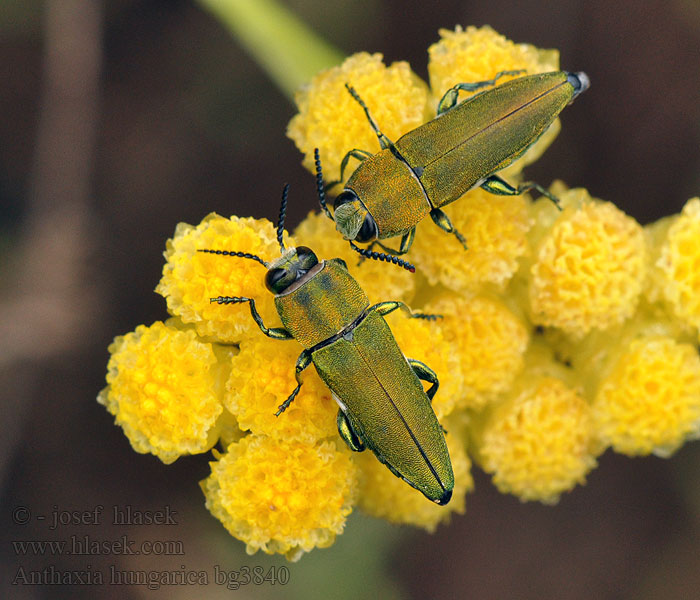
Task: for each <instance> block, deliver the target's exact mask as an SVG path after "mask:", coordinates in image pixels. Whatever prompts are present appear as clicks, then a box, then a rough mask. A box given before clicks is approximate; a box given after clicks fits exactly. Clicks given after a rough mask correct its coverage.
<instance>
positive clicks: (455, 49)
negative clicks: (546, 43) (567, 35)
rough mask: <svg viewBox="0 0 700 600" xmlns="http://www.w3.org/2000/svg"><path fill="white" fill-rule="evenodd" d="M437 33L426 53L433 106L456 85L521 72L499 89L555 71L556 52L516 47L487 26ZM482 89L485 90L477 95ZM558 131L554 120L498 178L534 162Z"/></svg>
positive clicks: (528, 46)
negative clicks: (511, 82)
mask: <svg viewBox="0 0 700 600" xmlns="http://www.w3.org/2000/svg"><path fill="white" fill-rule="evenodd" d="M439 33H440V37H441V39H440V41H439V42H437V43H435V44H433V45H432V46H430V48H429V49H428V56H429V61H428V74H429V76H430V88H431V90H432V93H433V103H434V104H433V105H434V106H437V103H438V102H439V101H440V100H441V99H442V96H443V95H444V93H445V92H446V91H447V90H448V89H449V88H451V87H452V86H454V85H456V84H458V83H476V82H479V81H488V80H491V79H493V78H494V77H495V76H496V75H497V74H498V73H500V72H501V71H517V70H523V71H524V73H520V74H518V75H504V76H503V77H501V78H499V79H498V81H497V85H500V84H502V83H505V82H506V81H508V80H509V79H513V78H514V77H520V76H522V75H533V74H535V73H547V72H549V71H558V70H559V52H558V50H541V49H539V48H536V47H535V46H532V45H530V44H516V43H514V42H512V41H510V40H509V39H507V38H506V37H505V36H503V35H501V34H499V33H497V32H496V31H494V30H493V29H492V28H491V27H489V26H488V25H486V26H484V27H473V26H472V27H467V28H466V29H462V28H461V27H460V26H457V27H456V28H455V30H454V31H450V30H448V29H441V30H440V31H439ZM484 89H489V88H481V89H480V90H478V91H482V90H484ZM473 93H477V92H472V93H468V92H460V95H459V99H460V101H461V100H463V99H465V98H468V97H469V96H470V95H472V94H473ZM560 129H561V125H560V123H559V119H557V120H556V121H554V123H553V124H552V126H551V127H550V128H549V129H548V130H547V131H546V132H545V133H544V134H543V135H542V137H541V138H540V139H539V140H537V142H536V143H535V144H533V145H532V146H531V147H530V148H529V149H528V150H527V152H526V153H525V154H524V155H523V156H522V157H520V158H519V159H518V160H517V161H515V162H514V163H513V164H512V165H511V166H509V167H507V168H506V169H503V170H502V171H501V172H500V175H503V176H505V177H506V179H508V178H509V177H510V176H512V175H514V174H515V173H518V172H519V171H521V170H522V168H523V167H524V166H525V165H528V164H530V163H532V162H534V161H535V160H537V158H539V156H540V155H541V154H542V152H544V150H546V149H547V147H548V146H549V144H551V143H552V141H554V138H555V137H556V136H557V134H558V133H559V130H560Z"/></svg>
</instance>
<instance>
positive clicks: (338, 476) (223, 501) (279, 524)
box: [201, 435, 356, 561]
mask: <svg viewBox="0 0 700 600" xmlns="http://www.w3.org/2000/svg"><path fill="white" fill-rule="evenodd" d="M355 479H356V469H355V466H354V465H353V463H352V461H351V460H350V458H349V456H348V453H347V452H339V451H338V450H337V449H336V447H335V444H333V443H331V442H323V443H319V444H316V445H314V444H303V443H300V442H294V441H289V440H283V439H273V438H268V437H266V436H264V435H249V436H246V437H244V438H243V439H242V440H241V441H240V442H234V443H233V444H231V445H230V446H229V447H228V448H227V450H226V453H225V454H224V455H223V456H221V457H220V458H219V460H218V461H216V462H212V463H211V475H210V476H209V477H208V478H207V479H205V480H204V481H202V482H201V486H202V489H203V491H204V494H205V496H206V498H207V508H208V509H209V510H210V511H211V513H212V514H213V515H214V516H215V517H217V518H218V519H219V520H220V521H221V522H222V523H223V524H224V526H225V527H226V529H228V530H229V532H230V533H231V535H233V536H235V537H237V538H239V539H241V540H243V541H245V543H246V550H247V551H248V553H249V554H253V553H254V552H257V551H258V550H263V551H264V552H267V553H268V554H272V553H280V554H285V555H286V556H287V558H288V559H289V560H292V561H294V560H298V559H299V558H300V557H301V556H302V554H303V553H304V552H309V551H310V550H312V549H313V548H325V547H327V546H330V545H331V544H332V543H333V541H334V539H335V536H336V535H337V534H339V533H342V531H343V527H344V526H345V520H346V518H347V516H348V515H349V514H350V512H351V510H352V505H353V501H354V496H355V489H356V484H355Z"/></svg>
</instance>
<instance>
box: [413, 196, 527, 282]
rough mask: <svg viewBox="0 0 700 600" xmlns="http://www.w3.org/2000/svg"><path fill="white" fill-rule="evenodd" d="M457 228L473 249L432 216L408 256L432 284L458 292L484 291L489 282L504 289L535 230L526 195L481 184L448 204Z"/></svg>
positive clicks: (447, 211) (424, 224) (451, 217)
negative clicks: (491, 190) (501, 193)
mask: <svg viewBox="0 0 700 600" xmlns="http://www.w3.org/2000/svg"><path fill="white" fill-rule="evenodd" d="M442 210H444V212H445V213H447V215H448V216H449V218H450V220H451V221H452V224H453V225H454V226H455V228H456V229H457V230H458V231H459V232H460V233H461V234H462V235H463V236H464V237H465V238H466V239H467V246H468V248H469V249H468V250H466V251H465V250H464V247H463V246H462V244H460V243H459V241H458V240H457V238H456V237H455V236H453V235H449V234H447V233H445V232H444V231H443V230H442V229H440V228H439V227H438V226H437V225H435V223H433V221H432V219H423V221H421V223H420V224H419V225H418V228H417V230H416V238H415V241H414V242H413V247H412V248H411V251H410V253H409V254H408V258H409V260H411V261H413V262H414V263H415V265H416V268H417V269H418V270H419V271H420V272H421V273H422V274H423V275H425V276H426V277H427V279H428V282H429V283H430V284H431V285H435V284H436V283H441V284H442V285H444V286H445V287H447V288H449V289H452V290H455V291H468V290H476V289H479V288H480V287H481V286H482V285H483V284H485V283H489V284H493V285H495V286H496V287H497V288H503V287H504V286H505V284H506V283H507V282H508V280H509V279H510V278H511V277H512V275H513V274H514V273H515V272H516V271H517V269H518V259H519V258H520V257H521V256H523V255H524V254H526V252H527V250H528V243H527V232H528V230H529V229H530V216H529V214H528V200H527V198H526V197H525V196H495V195H493V194H489V193H488V192H486V191H484V190H482V189H481V188H477V189H474V190H472V191H470V192H467V193H466V194H465V195H464V196H462V197H461V198H460V199H459V200H457V201H456V202H454V203H453V204H450V205H448V206H446V207H444V208H443V209H442Z"/></svg>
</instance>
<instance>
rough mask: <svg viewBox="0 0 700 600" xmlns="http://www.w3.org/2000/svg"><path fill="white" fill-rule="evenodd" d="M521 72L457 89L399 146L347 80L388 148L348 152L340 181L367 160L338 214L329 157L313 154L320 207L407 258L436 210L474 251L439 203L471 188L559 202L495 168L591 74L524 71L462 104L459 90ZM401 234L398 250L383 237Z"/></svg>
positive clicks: (354, 233)
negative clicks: (326, 182)
mask: <svg viewBox="0 0 700 600" xmlns="http://www.w3.org/2000/svg"><path fill="white" fill-rule="evenodd" d="M521 72H522V71H503V72H501V73H499V74H498V75H496V77H494V78H493V79H491V80H489V81H480V82H477V83H459V84H457V85H455V86H454V87H452V88H450V89H449V90H448V91H447V92H446V93H445V95H444V96H443V97H442V99H441V100H440V103H439V104H438V109H437V117H436V118H435V119H433V120H432V121H429V122H428V123H425V124H424V125H421V126H420V127H417V128H416V129H414V130H413V131H409V132H408V133H406V134H405V135H403V136H402V137H401V138H399V140H398V141H397V142H396V143H393V142H391V141H390V140H389V139H388V138H387V137H386V135H384V134H383V133H382V132H381V131H380V129H379V127H378V126H377V124H376V123H375V122H374V119H373V118H372V116H371V115H370V113H369V109H368V108H367V106H366V105H365V103H364V102H363V101H362V99H361V98H360V96H359V95H358V94H357V92H356V91H355V90H354V89H353V88H352V87H350V86H349V85H347V84H346V87H347V89H348V91H349V92H350V94H351V95H352V96H353V98H355V100H357V102H358V103H359V104H360V106H362V108H363V109H364V111H365V114H366V115H367V119H368V120H369V123H370V125H371V126H372V129H374V131H375V133H376V134H377V137H378V138H379V144H380V146H381V148H382V149H381V151H380V152H378V153H377V154H374V155H373V154H371V153H370V152H366V151H364V150H351V151H350V152H348V153H347V154H346V155H345V157H344V158H343V161H342V163H341V169H340V173H341V174H340V178H341V181H342V179H343V173H344V171H345V168H346V166H347V164H348V161H349V159H350V158H355V159H358V160H360V161H361V162H360V165H359V166H358V167H357V169H356V170H355V172H354V173H353V174H352V175H351V176H350V178H349V179H348V181H347V183H346V184H345V189H344V190H343V191H342V192H341V193H340V194H339V195H338V196H337V197H336V199H335V202H334V215H331V213H330V211H329V209H328V207H327V206H326V202H325V196H324V195H323V193H322V191H323V189H324V186H323V176H322V174H321V162H320V159H319V154H318V149H317V150H315V153H314V155H315V159H316V174H317V180H318V182H319V184H318V187H319V200H320V203H321V207H322V208H323V210H324V212H325V213H326V215H327V216H328V217H329V218H330V219H331V220H334V221H335V222H336V229H337V230H338V231H339V232H340V233H341V234H342V235H343V237H344V238H345V239H346V240H350V241H351V242H352V240H355V241H357V242H360V243H365V242H372V244H378V245H380V246H381V247H382V248H384V250H386V251H387V252H390V253H392V254H404V253H405V252H407V251H408V249H409V248H410V247H411V244H412V243H413V238H414V235H415V230H416V225H417V224H418V223H419V222H420V221H421V220H422V219H423V218H425V217H426V216H427V215H430V217H431V218H432V220H433V221H434V222H435V224H436V225H437V226H438V227H440V228H441V229H443V230H444V231H446V232H447V233H451V234H453V235H455V236H456V237H457V239H458V240H459V241H460V242H461V243H462V245H463V246H464V247H465V248H466V243H465V239H464V237H463V236H462V235H461V234H460V233H459V232H458V231H457V230H456V229H455V228H454V227H453V225H452V223H451V222H450V219H449V218H448V216H447V215H446V214H445V213H444V212H443V211H442V210H440V207H442V206H444V205H446V204H449V203H450V202H454V201H455V200H457V199H458V198H460V197H461V196H462V195H463V194H464V193H465V192H467V191H469V190H470V189H472V188H475V187H481V188H483V189H484V190H486V191H488V192H491V193H493V194H498V195H506V196H511V195H518V194H522V193H523V192H526V191H528V190H531V189H535V190H537V191H538V192H540V193H541V194H543V195H545V196H547V197H548V198H550V199H551V200H552V201H553V202H555V203H557V202H558V201H557V199H556V198H555V197H554V196H552V195H551V194H550V193H549V192H548V191H547V190H545V189H544V188H543V187H542V186H540V185H538V184H536V183H534V182H528V183H524V184H521V185H519V186H517V187H513V186H511V185H510V184H508V183H507V182H506V181H504V180H503V179H501V178H500V177H499V176H498V175H496V173H497V172H498V171H500V170H501V169H503V168H505V167H507V166H508V165H509V164H511V163H512V162H513V161H514V160H515V159H516V158H518V157H520V156H521V155H522V154H523V153H524V152H525V151H526V150H527V149H528V148H529V147H530V146H531V145H532V144H533V143H534V142H535V141H537V139H538V138H539V137H540V136H541V135H542V134H543V133H544V132H545V131H546V130H547V128H548V127H549V126H550V125H551V124H552V122H553V121H554V119H555V118H556V117H557V115H558V114H559V113H560V112H561V111H562V110H563V109H564V107H565V106H566V105H567V104H570V103H571V102H572V101H573V100H574V99H575V98H576V97H577V96H578V95H579V94H581V93H582V92H584V91H585V90H586V89H588V87H589V85H590V83H589V79H588V77H587V75H586V74H585V73H583V72H580V73H569V72H566V71H555V72H552V73H540V74H536V75H528V76H524V77H519V78H517V79H512V80H510V81H508V82H507V83H504V84H502V85H498V86H496V87H494V88H492V89H489V90H486V91H482V92H480V93H478V94H475V95H474V96H472V97H470V98H467V99H466V100H464V101H463V102H461V103H459V104H457V99H458V95H459V92H460V90H463V91H475V90H478V89H480V88H482V87H486V86H491V85H495V84H496V82H497V80H498V79H499V78H500V77H502V76H503V75H516V74H519V73H521ZM337 183H339V182H337ZM329 187H330V186H329ZM397 236H401V242H400V246H399V248H398V249H397V250H394V249H392V248H389V247H387V246H385V245H383V244H382V243H380V242H379V241H378V240H384V239H387V238H393V237H397ZM355 249H356V250H357V248H356V247H355Z"/></svg>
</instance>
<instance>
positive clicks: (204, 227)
mask: <svg viewBox="0 0 700 600" xmlns="http://www.w3.org/2000/svg"><path fill="white" fill-rule="evenodd" d="M276 237H277V236H276V232H275V229H274V227H273V226H272V223H270V222H269V221H268V220H267V219H253V218H239V217H231V218H230V219H225V218H223V217H220V216H219V215H217V214H215V213H212V214H210V215H208V216H207V217H205V218H204V219H203V220H202V222H201V223H200V224H199V225H197V226H196V227H193V226H192V225H188V224H186V223H180V224H179V225H178V226H177V227H176V229H175V235H174V236H173V239H171V240H168V242H167V246H166V251H165V258H166V264H165V266H164V267H163V277H162V279H161V280H160V283H159V284H158V287H156V292H158V293H159V294H161V295H162V296H164V297H165V298H166V300H167V303H168V311H169V312H170V313H171V314H173V315H176V316H178V317H179V318H180V319H182V321H183V322H184V323H193V324H194V325H195V327H196V329H197V333H199V335H201V336H210V337H212V338H214V339H215V340H217V341H222V342H239V341H240V340H241V339H242V338H243V337H244V336H245V335H259V334H260V330H259V329H258V326H257V325H256V324H255V321H253V319H252V317H251V314H250V309H249V306H248V304H247V303H246V304H243V305H238V304H236V305H221V304H216V303H212V302H211V301H210V299H211V298H216V297H218V296H245V297H248V298H253V299H254V300H255V304H256V308H257V310H258V312H259V313H260V315H261V316H262V318H263V322H264V323H265V325H266V326H267V327H278V326H279V322H280V321H279V317H278V316H277V311H276V310H275V306H274V302H273V296H272V294H270V292H269V291H268V290H267V289H266V288H265V273H266V271H265V267H264V266H263V265H261V264H260V263H258V262H257V261H255V260H249V259H245V258H239V257H230V256H218V255H215V254H208V253H202V252H198V250H204V249H211V250H228V251H238V252H247V253H250V254H255V255H257V256H259V257H260V258H262V259H263V260H264V261H267V262H269V261H270V260H274V259H275V258H277V257H278V256H279V253H280V249H279V244H278V243H277V239H276ZM285 239H286V238H285ZM286 241H287V245H288V246H289V240H286Z"/></svg>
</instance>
